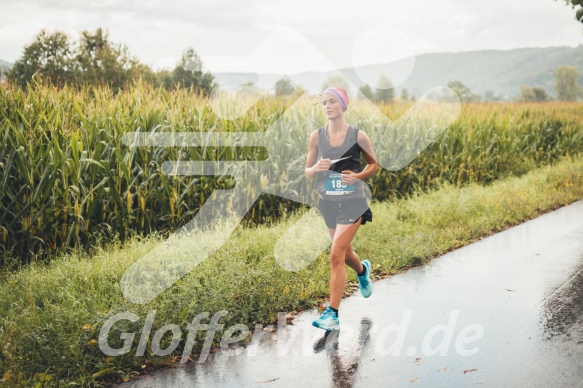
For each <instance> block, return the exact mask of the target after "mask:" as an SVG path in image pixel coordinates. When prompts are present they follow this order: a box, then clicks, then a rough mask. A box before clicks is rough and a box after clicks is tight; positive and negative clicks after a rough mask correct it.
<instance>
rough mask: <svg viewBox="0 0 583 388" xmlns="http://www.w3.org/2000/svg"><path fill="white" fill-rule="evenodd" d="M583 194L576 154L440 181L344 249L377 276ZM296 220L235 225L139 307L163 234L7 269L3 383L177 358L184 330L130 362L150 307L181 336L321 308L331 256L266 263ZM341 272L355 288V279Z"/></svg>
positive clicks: (96, 377)
mask: <svg viewBox="0 0 583 388" xmlns="http://www.w3.org/2000/svg"><path fill="white" fill-rule="evenodd" d="M581 198H583V158H581V157H578V158H574V159H570V158H564V159H562V160H560V161H559V162H557V163H555V164H553V165H552V166H546V167H543V168H540V169H537V170H533V171H531V172H530V173H528V174H526V175H524V176H522V177H519V178H516V177H515V178H511V179H507V180H504V181H499V182H496V183H494V184H492V185H489V186H478V185H470V186H468V187H463V188H461V189H458V188H456V187H453V186H449V185H443V186H442V187H441V188H440V189H439V190H436V191H434V192H430V193H425V194H415V195H413V196H412V197H410V198H408V199H406V200H398V201H395V202H384V203H373V204H371V208H372V211H373V214H374V217H373V218H374V221H373V223H372V224H367V225H365V226H363V227H361V229H360V230H359V232H358V234H357V237H356V239H355V241H354V243H353V246H354V248H355V250H356V251H357V252H358V253H359V255H360V256H361V257H362V258H368V259H369V260H371V262H372V263H373V266H374V271H375V277H377V278H379V277H385V276H389V275H391V274H394V273H396V272H398V271H402V270H404V269H406V268H408V267H410V266H412V265H419V264H422V263H424V262H427V261H429V260H431V258H433V257H435V256H437V255H440V254H442V253H444V252H446V251H449V250H452V249H455V248H457V247H460V246H463V245H466V244H468V243H470V242H472V241H475V240H477V239H479V238H481V237H483V236H486V235H488V234H491V233H493V232H496V231H499V230H502V229H504V228H506V227H508V226H510V225H514V224H517V223H520V222H522V221H524V220H526V219H529V218H533V217H536V216H537V215H539V214H542V213H544V212H547V211H550V210H553V209H556V208H558V207H560V206H563V205H565V204H569V203H571V202H574V201H575V200H578V199H581ZM300 216H301V214H291V215H289V217H288V218H286V219H283V220H282V221H281V222H279V223H276V224H274V225H270V226H260V227H257V228H252V229H250V228H237V229H236V231H235V233H234V235H233V236H232V238H231V239H229V241H228V242H227V243H226V244H225V245H224V246H223V247H222V248H221V249H220V250H219V251H217V252H216V253H215V254H214V255H213V256H211V257H210V258H209V259H207V260H205V261H204V262H202V263H201V264H200V265H199V266H197V267H196V269H195V270H193V271H192V272H191V273H189V274H188V275H187V276H185V277H183V278H182V279H181V280H180V281H178V282H177V283H175V284H174V285H173V286H171V287H170V288H169V289H168V290H166V291H165V292H164V293H163V294H161V295H160V296H159V297H157V298H156V299H154V300H153V301H152V302H150V303H148V304H144V305H133V304H131V303H129V302H127V301H125V300H124V298H123V297H122V295H121V292H120V287H119V279H120V277H121V275H122V274H123V272H124V270H125V269H126V268H128V267H129V266H130V265H131V264H132V263H133V262H135V261H136V260H137V259H139V258H140V257H141V256H143V255H144V254H145V253H147V252H148V251H149V250H151V249H152V248H154V247H155V246H156V245H158V244H159V243H160V242H162V241H163V239H162V238H161V237H156V236H152V237H148V238H145V239H140V238H134V239H132V240H131V241H130V242H128V243H126V244H124V245H123V246H121V245H120V244H109V245H106V246H104V247H102V248H99V249H98V250H97V251H96V252H95V253H94V254H93V255H92V257H87V256H84V255H83V254H77V255H68V256H64V257H61V258H58V259H55V260H53V261H52V262H51V263H50V264H48V265H40V264H39V265H37V264H33V265H31V266H29V267H27V268H24V269H21V270H19V271H16V272H14V273H10V274H5V275H4V276H3V277H2V280H1V281H0V312H1V314H2V315H1V316H0V344H1V346H2V347H1V349H0V350H1V353H0V377H2V378H3V380H2V381H3V385H5V386H15V385H18V384H20V385H21V386H28V385H31V386H32V385H34V384H35V383H38V382H40V383H41V384H43V385H47V386H51V385H55V386H57V385H58V386H61V385H65V384H68V383H73V385H81V386H105V385H107V384H108V382H112V381H120V380H123V379H127V378H130V377H131V376H132V375H134V374H137V373H140V372H143V371H147V370H152V369H154V368H156V367H158V366H160V365H165V364H168V363H170V362H172V361H173V360H176V358H175V357H176V356H180V355H181V354H182V348H183V345H184V335H183V336H182V338H181V342H180V345H179V346H178V348H177V349H176V351H175V352H174V353H172V354H169V355H168V356H164V357H160V356H156V355H153V354H152V350H151V347H150V343H148V346H146V351H145V354H144V356H139V357H136V356H135V354H136V349H137V347H138V340H139V337H140V331H141V329H142V327H143V325H144V320H145V318H146V315H147V313H148V311H153V310H156V315H155V320H154V324H153V327H152V331H151V332H152V333H155V331H156V330H157V329H159V328H160V327H161V326H163V325H166V324H175V325H177V326H178V327H179V328H180V329H181V331H182V333H183V334H184V333H186V332H187V329H186V325H187V323H190V322H191V321H192V318H193V317H194V316H195V315H197V314H198V313H200V312H207V311H208V312H209V313H210V315H211V316H212V314H214V313H215V312H217V311H220V310H227V311H228V314H227V316H225V317H224V319H223V320H221V323H224V325H225V326H224V327H225V328H229V327H231V326H233V325H234V324H244V325H248V326H249V327H250V328H252V327H253V326H254V325H255V324H256V323H269V322H273V321H275V319H276V317H277V313H278V312H279V311H286V312H293V311H297V310H301V309H304V308H307V307H313V306H316V305H318V304H319V303H321V302H322V301H323V299H324V298H325V297H326V296H327V294H328V279H329V266H328V263H327V254H328V253H329V250H326V251H324V252H323V253H322V254H320V255H319V256H318V257H317V258H316V259H315V260H314V261H313V262H312V263H311V264H310V265H309V266H308V267H307V268H305V269H303V270H300V271H297V272H290V271H286V270H284V269H282V268H281V267H280V266H279V265H278V263H277V261H276V259H275V258H274V246H275V244H276V242H277V240H278V238H279V237H280V236H282V235H283V234H284V233H285V232H286V230H287V229H288V228H289V227H290V225H292V223H293V222H294V221H296V220H297V219H298V218H299V217H300ZM313 228H314V233H319V232H318V231H321V230H325V229H324V224H323V221H321V222H319V223H316V224H315V225H314V226H313ZM205 238H209V239H212V238H213V236H212V235H209V236H208V237H205ZM348 274H349V275H348V279H349V280H350V281H352V282H354V281H355V276H354V274H353V273H352V272H351V271H348ZM350 289H351V285H348V286H347V291H348V290H350ZM123 311H128V312H132V313H134V314H136V315H137V316H138V317H139V319H138V320H137V321H136V322H133V323H132V322H130V321H122V322H120V323H119V325H116V326H115V328H114V329H112V330H111V331H110V336H109V339H110V340H109V344H110V346H112V347H114V348H115V347H121V346H122V345H123V341H121V340H120V334H121V333H123V332H128V333H136V337H135V338H134V341H133V343H132V347H131V350H130V351H129V352H128V353H127V354H125V355H121V356H116V357H108V356H106V355H105V354H104V353H102V351H101V350H100V348H99V346H98V336H99V330H100V328H101V327H102V326H103V324H104V322H105V321H106V320H107V319H108V318H109V317H111V316H113V315H114V314H117V313H119V312H123ZM199 335H200V338H199V337H197V341H196V343H195V346H194V351H195V352H196V351H197V350H199V349H200V347H201V343H202V341H203V340H204V332H202V331H201V332H199ZM221 336H222V333H221V332H220V331H218V332H217V335H216V337H215V338H216V339H217V340H218V341H220V338H221ZM150 338H152V336H150ZM171 340H172V337H171V332H168V333H166V335H165V336H163V337H162V341H161V348H162V349H164V348H166V347H167V346H168V345H169V344H170V341H171Z"/></svg>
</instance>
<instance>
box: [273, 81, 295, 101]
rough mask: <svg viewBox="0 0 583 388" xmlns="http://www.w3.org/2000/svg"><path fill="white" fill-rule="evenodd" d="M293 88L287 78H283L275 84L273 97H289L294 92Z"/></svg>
mask: <svg viewBox="0 0 583 388" xmlns="http://www.w3.org/2000/svg"><path fill="white" fill-rule="evenodd" d="M294 90H295V88H294V85H293V84H292V82H291V80H290V79H289V77H283V78H282V79H280V80H279V81H277V83H276V84H275V95H276V96H278V97H280V96H289V95H291V94H292V93H293V92H294Z"/></svg>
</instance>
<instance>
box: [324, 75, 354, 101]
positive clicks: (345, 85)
mask: <svg viewBox="0 0 583 388" xmlns="http://www.w3.org/2000/svg"><path fill="white" fill-rule="evenodd" d="M330 86H337V87H339V88H341V89H343V90H344V91H345V92H346V95H348V97H350V82H348V80H347V79H346V77H344V76H343V75H341V74H337V75H332V76H330V77H328V78H326V81H324V83H323V84H322V91H324V90H325V89H326V88H329V87H330Z"/></svg>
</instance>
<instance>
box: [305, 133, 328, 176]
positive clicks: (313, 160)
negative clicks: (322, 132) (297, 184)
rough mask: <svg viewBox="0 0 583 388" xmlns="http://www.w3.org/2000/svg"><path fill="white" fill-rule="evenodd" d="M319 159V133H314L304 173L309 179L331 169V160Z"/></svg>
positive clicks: (309, 144) (310, 141)
mask: <svg viewBox="0 0 583 388" xmlns="http://www.w3.org/2000/svg"><path fill="white" fill-rule="evenodd" d="M317 159H318V131H317V130H315V131H312V133H311V134H310V140H309V142H308V158H307V160H306V168H305V170H304V173H305V174H306V176H307V177H308V178H313V177H314V176H316V175H318V173H319V172H320V171H326V170H328V168H329V167H330V159H320V160H317Z"/></svg>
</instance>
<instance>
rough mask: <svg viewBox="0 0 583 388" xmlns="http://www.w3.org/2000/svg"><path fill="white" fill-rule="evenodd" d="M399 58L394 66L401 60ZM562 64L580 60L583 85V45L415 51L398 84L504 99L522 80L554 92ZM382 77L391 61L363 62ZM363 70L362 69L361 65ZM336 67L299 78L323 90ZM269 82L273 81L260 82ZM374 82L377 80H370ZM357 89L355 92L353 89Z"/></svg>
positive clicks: (234, 77)
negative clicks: (452, 85) (462, 88)
mask: <svg viewBox="0 0 583 388" xmlns="http://www.w3.org/2000/svg"><path fill="white" fill-rule="evenodd" d="M404 61H405V60H402V61H396V62H393V63H391V64H390V67H393V68H394V66H398V65H399V62H404ZM560 66H576V67H577V68H578V69H579V83H580V84H582V85H583V45H579V46H578V47H575V48H572V47H547V48H519V49H512V50H482V51H469V52H459V53H433V54H421V55H418V56H416V57H415V68H414V70H413V73H412V74H411V75H410V76H409V78H408V79H407V80H406V81H405V83H403V84H402V85H398V86H397V87H396V88H395V91H396V93H397V95H399V94H400V92H401V90H402V89H403V88H407V89H408V91H409V95H413V96H416V97H420V96H421V95H423V94H424V93H425V91H427V90H429V89H430V88H432V87H433V86H437V85H447V83H448V82H449V81H461V82H462V83H464V84H465V85H467V86H468V87H469V88H470V89H471V91H472V92H474V93H477V94H480V95H481V96H482V97H484V96H485V95H486V94H487V93H488V94H491V95H495V96H497V97H499V98H500V99H502V100H510V99H512V98H513V97H515V96H517V95H518V94H519V90H520V85H529V86H531V87H534V86H538V87H542V88H544V89H545V90H546V91H547V93H548V94H549V95H551V96H552V95H555V91H554V84H555V78H554V76H553V72H554V71H555V69H556V68H558V67H560ZM361 69H362V70H363V71H367V72H369V74H370V77H371V79H378V78H379V77H380V76H381V74H384V75H386V76H387V77H389V78H391V75H390V74H386V73H387V65H386V64H385V65H369V66H364V67H362V68H361ZM340 71H342V72H343V73H344V74H345V75H346V77H348V78H349V79H350V80H351V81H352V82H353V83H354V84H355V85H356V86H358V87H360V86H362V84H363V83H362V81H360V79H358V78H357V77H356V76H355V73H354V70H353V69H351V68H347V69H340ZM359 71H360V69H359ZM331 74H332V72H322V73H319V72H305V73H298V74H294V75H293V80H294V82H300V83H302V85H303V86H304V87H306V88H308V89H309V90H311V91H319V90H320V88H321V86H322V83H323V81H324V80H325V79H326V78H327V77H328V76H329V75H331ZM215 77H216V79H217V81H218V82H219V83H223V84H231V85H237V84H242V83H246V82H254V83H257V82H258V79H257V77H256V76H254V75H253V74H250V73H217V74H215ZM265 77H266V80H267V81H270V82H271V81H273V82H275V81H277V80H278V79H279V78H281V75H265ZM258 86H259V87H262V88H267V87H269V85H258ZM370 86H371V87H373V88H374V86H375V85H370ZM353 92H355V91H354V90H353Z"/></svg>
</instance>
